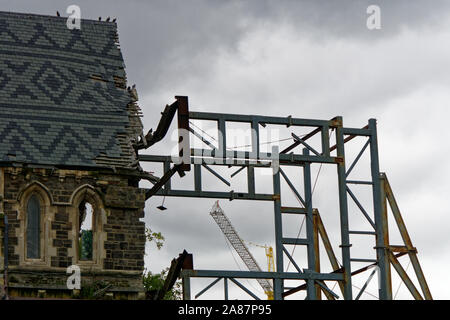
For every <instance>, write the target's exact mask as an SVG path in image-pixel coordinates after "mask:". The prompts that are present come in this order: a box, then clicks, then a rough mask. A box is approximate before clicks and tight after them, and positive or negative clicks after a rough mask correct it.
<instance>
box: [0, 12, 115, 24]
mask: <svg viewBox="0 0 450 320" xmlns="http://www.w3.org/2000/svg"><path fill="white" fill-rule="evenodd" d="M1 15H9V16H25V17H40V18H50V19H64V20H67V18H68V17H62V16H61V17H58V16H56V15H55V16H53V15H49V14H40V13H25V12H14V11H2V10H0V16H1ZM81 21H83V22H88V23H94V24H107V25H110V24H112V25H117V22H113V21H99V20H94V19H85V18H81Z"/></svg>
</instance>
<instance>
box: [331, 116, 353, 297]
mask: <svg viewBox="0 0 450 320" xmlns="http://www.w3.org/2000/svg"><path fill="white" fill-rule="evenodd" d="M335 119H336V122H337V123H338V125H337V127H336V152H337V157H338V163H337V174H338V185H339V214H340V221H341V245H340V247H341V249H342V266H343V267H344V299H346V300H352V277H351V273H352V271H351V262H350V247H351V244H350V234H349V232H348V231H349V228H348V203H347V183H346V179H345V148H344V143H345V142H344V129H343V123H342V117H336V118H335Z"/></svg>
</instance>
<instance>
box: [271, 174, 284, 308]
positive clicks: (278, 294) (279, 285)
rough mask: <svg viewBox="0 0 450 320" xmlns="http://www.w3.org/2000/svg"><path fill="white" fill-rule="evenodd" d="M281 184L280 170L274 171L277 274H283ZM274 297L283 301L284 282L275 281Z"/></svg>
mask: <svg viewBox="0 0 450 320" xmlns="http://www.w3.org/2000/svg"><path fill="white" fill-rule="evenodd" d="M280 195H281V184H280V170H279V169H278V168H274V169H273V197H274V201H273V206H274V219H275V256H276V266H277V269H276V271H277V272H283V229H282V218H281V197H280ZM273 283H274V288H273V289H274V290H273V295H274V299H275V300H282V299H283V297H282V294H283V280H282V279H274V281H273Z"/></svg>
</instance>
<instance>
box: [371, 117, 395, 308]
mask: <svg viewBox="0 0 450 320" xmlns="http://www.w3.org/2000/svg"><path fill="white" fill-rule="evenodd" d="M369 130H370V131H371V135H370V138H369V139H370V159H371V164H370V169H371V174H372V182H373V185H372V192H373V210H374V217H375V224H376V229H375V231H376V233H377V236H376V251H377V260H378V266H379V268H380V281H379V285H380V288H379V298H380V299H381V300H392V287H391V283H390V281H389V280H390V275H388V272H389V270H390V261H389V251H388V250H389V248H386V245H385V237H387V234H388V228H387V221H386V220H385V219H384V217H383V212H382V199H381V182H380V167H379V160H378V141H377V122H376V120H375V119H370V120H369Z"/></svg>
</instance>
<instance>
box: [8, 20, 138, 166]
mask: <svg viewBox="0 0 450 320" xmlns="http://www.w3.org/2000/svg"><path fill="white" fill-rule="evenodd" d="M124 68H125V65H124V62H123V58H122V54H121V52H120V47H119V45H118V36H117V26H116V24H115V23H112V22H101V21H93V20H84V19H83V20H81V29H80V30H78V29H73V30H70V29H68V28H67V26H66V18H63V17H52V16H43V15H31V14H21V13H9V12H0V163H3V165H5V162H6V163H9V162H18V163H28V164H44V165H64V166H94V167H100V166H101V167H104V166H114V167H130V166H132V163H133V162H135V160H136V157H135V153H134V151H133V148H132V140H133V139H134V138H136V137H137V136H138V135H140V134H141V133H142V124H141V121H140V119H139V108H138V107H137V105H136V103H135V101H136V100H137V98H134V96H133V94H131V93H130V91H129V90H127V89H126V75H125V70H124Z"/></svg>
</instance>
